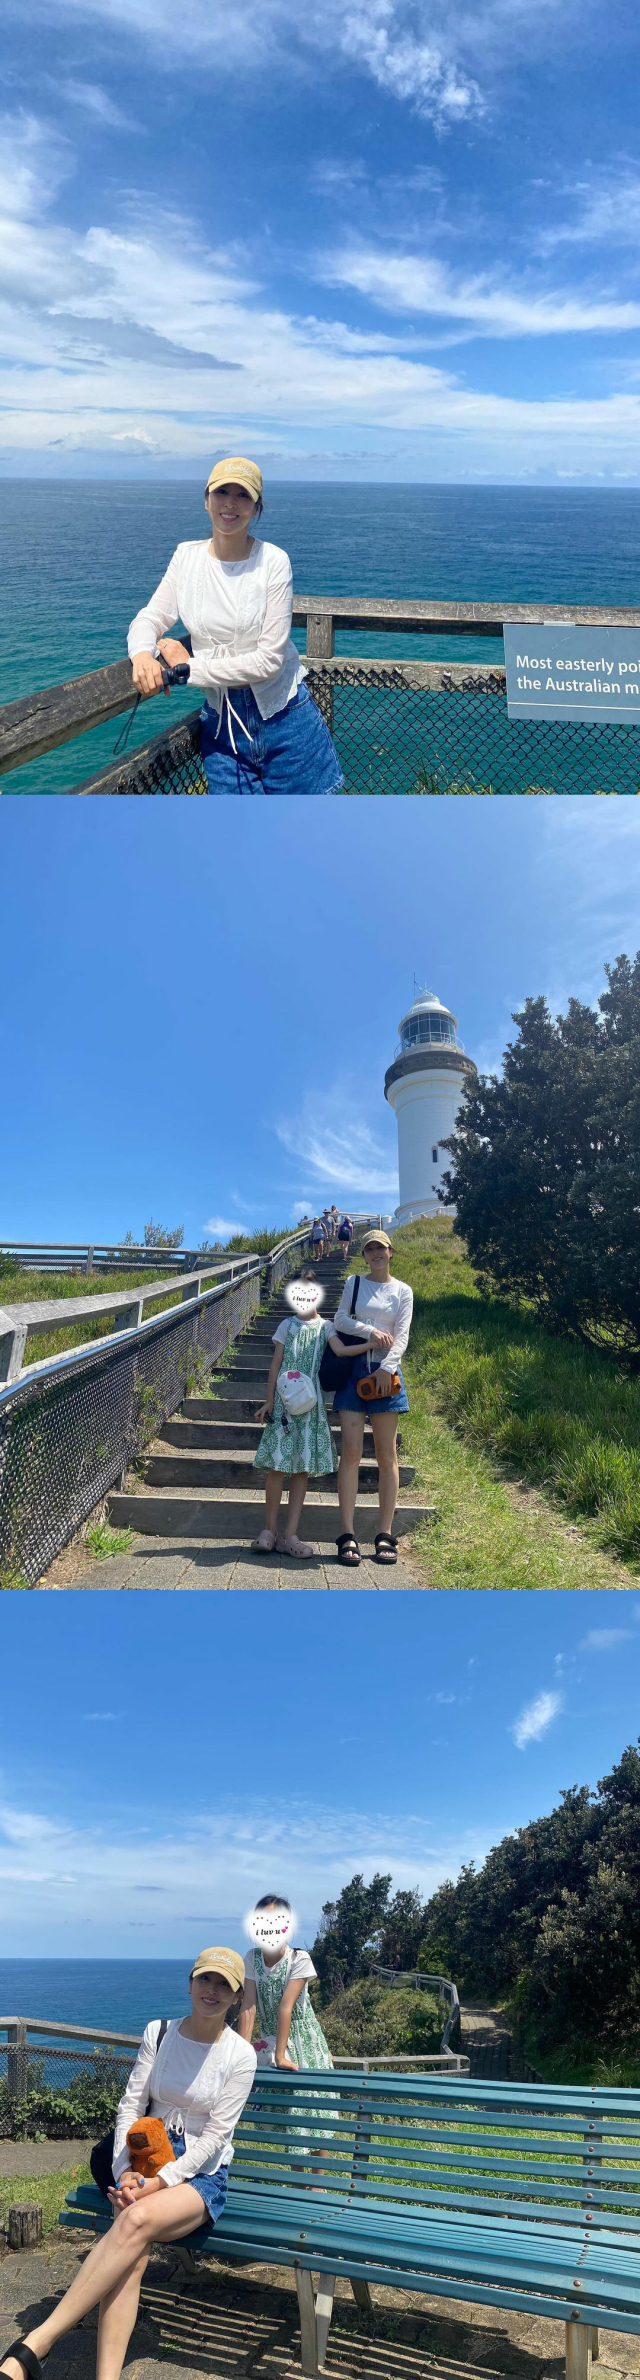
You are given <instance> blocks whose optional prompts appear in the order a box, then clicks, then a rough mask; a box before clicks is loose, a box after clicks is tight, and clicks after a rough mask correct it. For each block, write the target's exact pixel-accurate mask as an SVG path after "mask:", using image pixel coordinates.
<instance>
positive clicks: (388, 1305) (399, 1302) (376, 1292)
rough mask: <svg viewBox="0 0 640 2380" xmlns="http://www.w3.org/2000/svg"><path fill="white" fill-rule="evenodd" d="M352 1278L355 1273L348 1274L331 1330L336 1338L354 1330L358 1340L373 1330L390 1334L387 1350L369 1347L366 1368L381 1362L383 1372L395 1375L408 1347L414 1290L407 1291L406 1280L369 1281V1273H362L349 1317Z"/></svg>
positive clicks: (353, 1279)
mask: <svg viewBox="0 0 640 2380" xmlns="http://www.w3.org/2000/svg"><path fill="white" fill-rule="evenodd" d="M355 1278H356V1275H355V1273H350V1275H349V1278H348V1280H346V1281H345V1284H344V1289H343V1292H342V1296H341V1299H340V1304H339V1307H338V1311H337V1314H336V1316H335V1319H334V1325H333V1327H334V1330H335V1331H337V1332H338V1334H339V1335H341V1334H342V1332H343V1331H344V1333H345V1336H348V1335H349V1333H350V1332H351V1331H355V1332H357V1335H358V1338H362V1339H366V1338H368V1335H369V1332H370V1331H372V1330H390V1331H393V1341H392V1345H391V1346H390V1347H385V1348H380V1347H372V1349H371V1353H370V1358H369V1369H371V1366H372V1365H373V1364H379V1363H380V1364H382V1365H383V1366H384V1370H385V1372H395V1371H397V1368H398V1364H399V1363H400V1362H401V1359H402V1356H403V1355H404V1351H405V1347H406V1346H407V1345H408V1340H409V1332H410V1329H411V1317H412V1314H413V1290H412V1289H409V1287H408V1283H407V1282H406V1281H396V1280H394V1277H393V1274H392V1275H391V1279H390V1280H389V1281H370V1280H369V1277H368V1274H367V1275H365V1274H361V1276H360V1288H359V1290H358V1296H357V1299H356V1308H355V1314H352V1313H351V1299H352V1296H353V1284H354V1281H355ZM354 1354H355V1348H354ZM345 1377H346V1374H345Z"/></svg>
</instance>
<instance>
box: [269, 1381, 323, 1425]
mask: <svg viewBox="0 0 640 2380" xmlns="http://www.w3.org/2000/svg"><path fill="white" fill-rule="evenodd" d="M278 1395H279V1396H280V1397H281V1399H282V1403H283V1405H284V1409H285V1413H288V1414H290V1416H291V1420H292V1421H297V1420H298V1418H299V1416H300V1415H301V1414H302V1413H311V1412H312V1411H313V1407H314V1405H317V1402H318V1392H317V1389H316V1386H315V1382H314V1381H313V1380H311V1379H310V1377H309V1373H308V1372H284V1371H282V1372H279V1373H278Z"/></svg>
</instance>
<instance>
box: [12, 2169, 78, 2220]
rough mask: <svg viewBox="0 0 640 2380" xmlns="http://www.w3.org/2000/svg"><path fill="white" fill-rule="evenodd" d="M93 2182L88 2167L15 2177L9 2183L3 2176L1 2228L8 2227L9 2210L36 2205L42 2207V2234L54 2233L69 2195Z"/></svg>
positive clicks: (17, 2175)
mask: <svg viewBox="0 0 640 2380" xmlns="http://www.w3.org/2000/svg"><path fill="white" fill-rule="evenodd" d="M90 2181H91V2171H90V2168H89V2166H88V2165H71V2166H68V2167H67V2170H66V2172H65V2173H43V2174H40V2175H34V2174H27V2176H26V2177H25V2179H21V2177H20V2175H19V2174H15V2173H14V2174H12V2175H11V2176H10V2178H9V2179H7V2178H6V2177H4V2176H3V2177H2V2179H0V2225H1V2226H2V2228H3V2229H4V2228H5V2227H6V2221H7V2215H8V2212H9V2207H10V2206H27V2205H29V2206H33V2205H34V2204H35V2205H36V2206H41V2207H42V2228H43V2231H53V2230H55V2226H56V2223H57V2221H58V2216H59V2214H60V2210H61V2208H62V2207H63V2206H64V2202H65V2198H66V2195H67V2191H68V2190H74V2189H76V2188H77V2186H78V2184H79V2183H80V2182H90Z"/></svg>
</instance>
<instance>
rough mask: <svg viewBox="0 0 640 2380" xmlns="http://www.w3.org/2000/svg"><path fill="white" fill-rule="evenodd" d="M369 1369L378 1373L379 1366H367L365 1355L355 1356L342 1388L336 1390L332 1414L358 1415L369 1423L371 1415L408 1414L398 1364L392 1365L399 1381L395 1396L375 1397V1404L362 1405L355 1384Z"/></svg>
mask: <svg viewBox="0 0 640 2380" xmlns="http://www.w3.org/2000/svg"><path fill="white" fill-rule="evenodd" d="M369 1369H370V1370H371V1371H372V1372H379V1370H380V1365H379V1363H378V1364H371V1365H370V1366H369V1365H368V1364H367V1358H366V1355H356V1357H355V1359H354V1362H353V1363H352V1365H351V1369H350V1373H349V1378H348V1380H346V1381H345V1385H344V1388H337V1389H336V1392H335V1396H334V1400H333V1410H334V1413H360V1414H361V1415H362V1419H363V1421H365V1420H367V1421H370V1420H371V1416H372V1414H373V1413H408V1411H409V1399H408V1396H407V1391H406V1388H405V1385H404V1380H403V1378H402V1373H401V1371H400V1365H399V1364H395V1365H394V1371H397V1373H398V1377H399V1380H400V1387H399V1389H398V1393H397V1396H395V1397H376V1400H375V1404H374V1403H372V1404H370V1405H366V1404H364V1403H363V1400H362V1397H359V1396H358V1395H357V1383H358V1381H359V1380H364V1378H365V1375H366V1373H367V1371H368V1370H369Z"/></svg>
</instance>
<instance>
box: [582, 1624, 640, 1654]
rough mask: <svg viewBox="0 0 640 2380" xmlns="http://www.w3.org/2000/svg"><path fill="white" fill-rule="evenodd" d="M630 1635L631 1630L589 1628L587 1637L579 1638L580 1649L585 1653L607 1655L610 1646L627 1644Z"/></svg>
mask: <svg viewBox="0 0 640 2380" xmlns="http://www.w3.org/2000/svg"><path fill="white" fill-rule="evenodd" d="M632 1635H633V1629H632V1628H590V1629H589V1631H588V1635H587V1636H583V1637H582V1638H581V1648H580V1649H581V1651H583V1652H585V1653H608V1652H610V1650H611V1646H612V1645H623V1644H629V1642H630V1639H631V1637H632Z"/></svg>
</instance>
